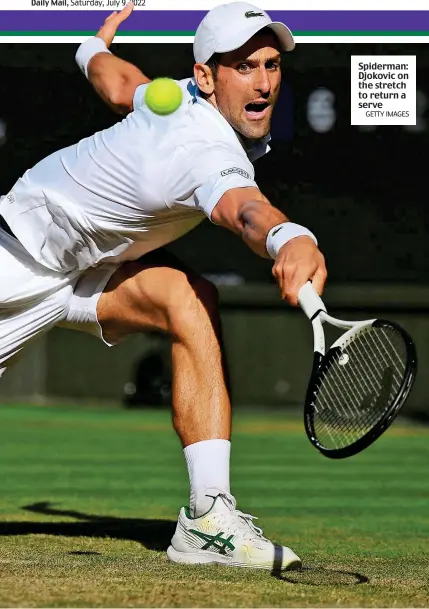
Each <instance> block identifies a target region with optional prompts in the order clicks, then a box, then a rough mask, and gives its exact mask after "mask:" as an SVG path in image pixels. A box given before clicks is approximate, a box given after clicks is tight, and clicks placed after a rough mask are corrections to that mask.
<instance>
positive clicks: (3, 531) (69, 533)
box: [0, 502, 176, 552]
mask: <svg viewBox="0 0 429 609" xmlns="http://www.w3.org/2000/svg"><path fill="white" fill-rule="evenodd" d="M22 509H24V510H27V511H28V512H33V513H34V514H44V515H46V516H65V517H67V518H76V519H78V520H79V521H80V522H30V521H26V522H0V536H3V535H62V536H65V537H101V538H103V537H111V538H113V539H128V540H130V541H137V542H138V543H141V544H142V545H143V546H145V548H147V549H148V550H157V551H158V552H161V551H165V550H166V549H167V548H168V546H169V545H170V540H171V538H172V536H173V534H174V531H175V528H176V522H173V521H172V520H149V519H145V518H117V517H115V516H97V515H95V514H85V513H84V512H76V511H73V510H57V509H55V508H53V507H51V504H50V503H49V502H40V503H33V504H32V505H26V506H23V507H22Z"/></svg>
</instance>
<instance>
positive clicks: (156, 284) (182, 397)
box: [81, 252, 301, 569]
mask: <svg viewBox="0 0 429 609" xmlns="http://www.w3.org/2000/svg"><path fill="white" fill-rule="evenodd" d="M82 287H83V285H81V288H82ZM87 287H90V286H87ZM90 293H91V290H90V289H89V290H88V294H90ZM97 321H98V324H99V326H100V327H101V329H102V333H103V338H104V340H105V341H106V342H108V343H111V344H114V343H116V342H118V341H119V340H121V339H122V338H124V337H125V336H126V335H128V334H132V333H135V332H142V331H145V330H148V329H157V330H161V331H163V332H166V333H169V334H170V335H171V337H172V363H173V422H174V427H175V429H176V431H177V433H178V435H179V437H180V439H181V441H182V444H183V446H184V453H185V458H186V461H187V465H188V471H189V477H190V482H191V502H190V508H182V509H181V511H180V515H179V521H178V525H177V528H176V532H175V534H174V536H173V539H172V541H171V545H170V547H169V548H168V550H167V555H168V557H169V558H170V560H172V561H175V562H186V563H197V564H201V563H220V564H227V565H231V566H247V567H259V568H264V569H273V568H274V567H276V566H278V567H279V569H288V568H292V567H297V566H299V565H300V564H301V562H300V559H299V558H298V557H297V556H296V554H295V553H294V552H292V550H290V549H289V548H286V547H281V546H274V544H272V543H271V542H270V541H268V540H267V539H265V538H264V537H263V536H262V531H261V530H260V529H258V528H256V527H254V526H253V524H252V518H251V517H250V516H249V515H246V514H242V512H239V511H237V510H236V509H235V506H236V503H235V499H234V497H232V495H231V494H230V492H229V451H230V442H229V439H230V434H231V405H230V400H229V395H228V391H227V387H226V382H225V367H224V365H223V358H222V348H221V328H220V318H219V312H218V298H217V293H216V290H215V288H214V287H213V286H212V285H211V284H210V283H209V282H207V281H206V280H204V279H202V278H201V277H198V276H197V275H195V274H194V273H192V272H191V271H189V270H188V269H186V268H185V267H184V266H183V265H181V264H180V263H179V262H178V261H177V259H176V258H174V257H170V256H166V255H165V254H163V253H161V252H155V253H154V254H153V255H148V256H144V257H143V258H142V259H141V260H139V261H136V262H129V263H126V264H124V265H123V266H121V267H120V268H119V269H117V270H116V271H115V272H114V274H113V275H112V276H111V278H110V280H109V281H108V283H107V285H106V287H105V288H104V291H103V292H102V294H101V295H100V297H99V298H98V303H97Z"/></svg>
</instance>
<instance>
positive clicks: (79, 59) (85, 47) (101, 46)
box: [75, 36, 110, 78]
mask: <svg viewBox="0 0 429 609" xmlns="http://www.w3.org/2000/svg"><path fill="white" fill-rule="evenodd" d="M97 53H110V51H109V49H108V48H107V46H106V43H105V42H104V40H102V39H101V38H98V37H97V36H94V38H90V39H89V40H85V42H82V44H81V45H80V47H79V48H78V50H77V53H76V57H75V59H76V63H77V65H78V66H79V68H80V69H81V70H82V72H83V73H84V74H85V76H86V77H87V78H88V64H89V62H90V61H91V59H92V58H93V57H94V55H97Z"/></svg>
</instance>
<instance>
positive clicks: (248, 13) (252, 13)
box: [244, 11, 264, 19]
mask: <svg viewBox="0 0 429 609" xmlns="http://www.w3.org/2000/svg"><path fill="white" fill-rule="evenodd" d="M244 16H245V17H247V18H248V19H249V17H263V16H264V13H255V11H247V13H244Z"/></svg>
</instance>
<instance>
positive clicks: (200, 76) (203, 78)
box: [194, 63, 215, 95]
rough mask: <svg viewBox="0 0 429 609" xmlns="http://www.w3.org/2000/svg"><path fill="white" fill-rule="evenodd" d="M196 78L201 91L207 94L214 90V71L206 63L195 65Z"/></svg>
mask: <svg viewBox="0 0 429 609" xmlns="http://www.w3.org/2000/svg"><path fill="white" fill-rule="evenodd" d="M194 78H195V82H196V83H197V86H198V88H199V90H200V91H202V92H203V93H205V94H206V95H211V94H212V93H213V92H214V88H215V87H214V78H213V73H212V71H211V69H210V68H209V66H207V65H206V64H205V63H196V64H195V65H194Z"/></svg>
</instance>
